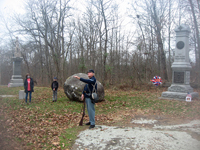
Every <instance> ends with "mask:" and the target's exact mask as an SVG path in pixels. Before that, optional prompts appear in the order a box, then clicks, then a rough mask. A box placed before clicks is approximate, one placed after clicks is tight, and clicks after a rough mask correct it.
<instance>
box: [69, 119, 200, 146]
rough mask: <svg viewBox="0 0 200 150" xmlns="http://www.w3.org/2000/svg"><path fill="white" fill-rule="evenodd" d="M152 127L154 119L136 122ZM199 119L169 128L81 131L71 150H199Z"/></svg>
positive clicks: (102, 126) (120, 128)
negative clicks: (148, 124)
mask: <svg viewBox="0 0 200 150" xmlns="http://www.w3.org/2000/svg"><path fill="white" fill-rule="evenodd" d="M141 121H144V122H143V123H150V124H153V123H154V122H156V121H155V120H153V121H152V120H149V121H148V120H143V119H141V120H138V122H140V123H141ZM199 140H200V120H194V121H192V122H190V123H188V124H180V125H172V126H156V125H155V124H154V127H152V128H144V127H133V128H131V127H124V128H122V127H113V126H104V125H97V126H96V127H95V128H94V129H92V130H89V129H87V130H85V131H82V132H81V133H80V134H79V135H78V139H77V140H76V142H75V144H74V145H73V147H72V150H141V149H143V150H178V149H181V150H200V141H199Z"/></svg>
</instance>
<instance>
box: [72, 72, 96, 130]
mask: <svg viewBox="0 0 200 150" xmlns="http://www.w3.org/2000/svg"><path fill="white" fill-rule="evenodd" d="M87 74H88V77H89V79H83V78H80V77H78V76H74V78H77V79H79V80H80V81H82V82H85V83H87V84H86V85H85V87H84V89H83V92H82V95H81V98H82V100H83V99H84V98H85V102H86V104H87V110H88V116H89V119H90V121H89V122H88V123H86V125H90V127H89V129H91V128H94V127H95V108H94V105H95V103H94V101H93V100H92V99H91V93H90V91H93V86H95V89H96V90H97V84H95V83H96V78H95V76H94V70H92V69H91V70H89V71H88V73H87ZM88 88H89V89H90V90H89V89H88Z"/></svg>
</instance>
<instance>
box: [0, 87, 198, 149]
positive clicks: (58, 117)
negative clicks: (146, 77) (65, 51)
mask: <svg viewBox="0 0 200 150" xmlns="http://www.w3.org/2000/svg"><path fill="white" fill-rule="evenodd" d="M19 90H23V87H15V88H8V87H6V86H0V95H16V97H8V98H0V100H1V105H0V111H1V115H0V119H1V120H4V121H5V123H6V124H7V125H8V131H9V132H10V133H11V134H12V135H13V136H14V137H15V138H16V140H17V141H18V142H21V143H22V145H23V146H24V148H25V149H35V150H36V149H70V148H71V146H72V145H73V143H74V141H75V139H76V138H77V135H78V134H79V132H80V131H82V130H85V129H87V128H88V126H78V124H79V121H80V119H81V116H82V112H81V110H82V106H83V103H81V102H74V101H70V100H69V99H68V98H67V97H66V95H65V94H64V91H63V89H61V88H60V89H59V90H58V101H57V102H54V103H53V102H52V91H51V89H50V88H47V87H35V88H34V90H35V92H34V93H33V94H32V103H31V104H28V105H27V104H25V102H24V100H19V99H18V92H19ZM163 91H166V89H165V88H162V87H157V88H155V87H153V88H151V89H150V90H149V91H148V90H140V91H138V90H133V89H126V90H119V89H115V90H113V89H105V101H103V102H100V103H97V104H96V106H95V109H96V116H95V117H96V124H97V125H98V124H100V125H102V124H104V125H121V124H123V122H124V123H125V122H130V120H131V118H132V116H133V115H134V113H136V112H138V111H140V112H141V113H142V114H156V115H159V114H162V115H169V116H173V117H180V118H190V119H199V118H200V111H199V110H200V100H197V99H196V100H193V101H192V102H185V101H175V100H161V99H158V97H160V96H161V93H162V92H163ZM196 91H197V92H199V94H200V90H196ZM88 120H89V117H88V115H87V111H86V116H85V118H84V122H88Z"/></svg>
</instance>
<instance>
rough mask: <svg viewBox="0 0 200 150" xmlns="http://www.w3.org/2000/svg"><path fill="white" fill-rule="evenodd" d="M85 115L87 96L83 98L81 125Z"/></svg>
mask: <svg viewBox="0 0 200 150" xmlns="http://www.w3.org/2000/svg"><path fill="white" fill-rule="evenodd" d="M84 116H85V98H84V100H83V114H82V118H81V121H80V122H79V126H82V125H83V118H84Z"/></svg>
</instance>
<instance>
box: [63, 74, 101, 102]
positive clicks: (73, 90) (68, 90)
mask: <svg viewBox="0 0 200 150" xmlns="http://www.w3.org/2000/svg"><path fill="white" fill-rule="evenodd" d="M73 76H79V77H81V78H84V79H89V78H88V76H87V74H85V73H77V74H74V75H72V76H70V77H68V78H67V80H66V81H65V83H64V86H63V88H64V92H65V94H66V95H67V97H68V98H69V99H70V100H72V101H82V100H81V94H82V91H83V88H84V86H85V84H86V83H84V82H82V81H80V80H78V79H76V78H74V77H73ZM97 94H98V97H99V100H98V102H100V101H103V100H104V88H103V85H102V84H101V83H100V82H99V81H97Z"/></svg>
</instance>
